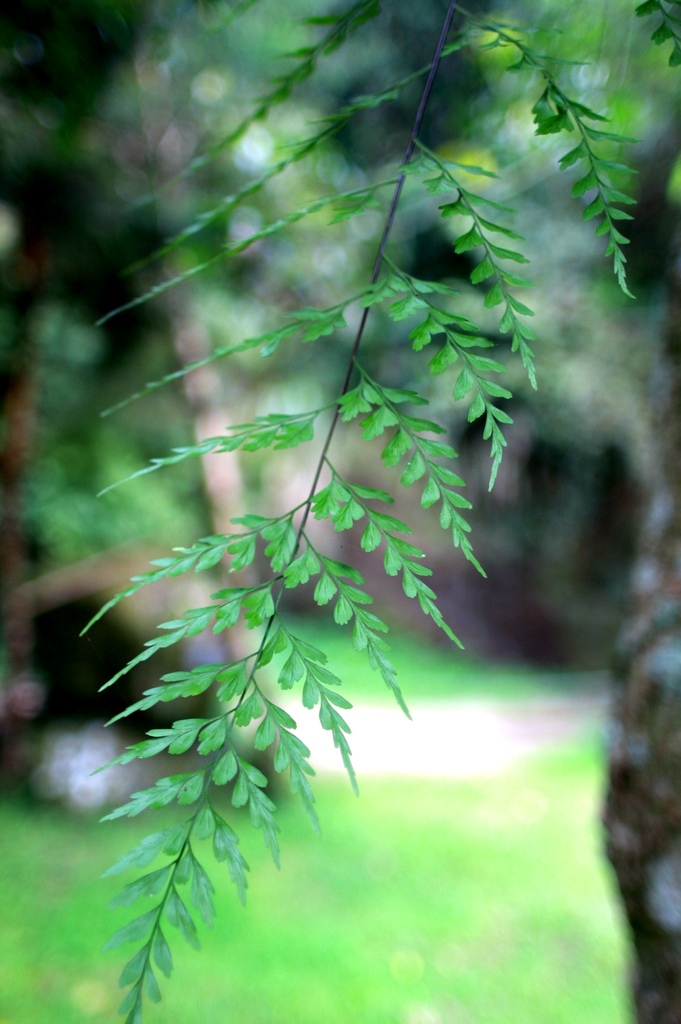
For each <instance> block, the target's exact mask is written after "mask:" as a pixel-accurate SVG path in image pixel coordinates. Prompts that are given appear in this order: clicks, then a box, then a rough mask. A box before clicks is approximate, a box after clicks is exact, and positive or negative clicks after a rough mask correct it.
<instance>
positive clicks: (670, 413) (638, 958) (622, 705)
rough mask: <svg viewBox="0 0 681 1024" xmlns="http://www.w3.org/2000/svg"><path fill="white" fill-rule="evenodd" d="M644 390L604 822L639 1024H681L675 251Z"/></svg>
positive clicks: (679, 304)
mask: <svg viewBox="0 0 681 1024" xmlns="http://www.w3.org/2000/svg"><path fill="white" fill-rule="evenodd" d="M668 292H669V297H668V315H667V323H666V327H665V331H664V337H663V339H662V344H661V346H660V352H659V357H658V363H657V367H656V370H655V375H654V378H653V382H652V393H653V407H654V411H653V415H654V429H655V437H656V446H655V465H654V467H653V468H652V469H653V471H652V477H651V483H650V496H649V502H648V509H647V513H646V517H645V521H644V525H643V531H642V537H641V545H640V550H639V554H638V558H637V562H636V565H635V570H634V578H633V589H632V606H631V613H630V617H629V620H628V622H627V623H626V626H625V629H624V631H623V634H622V638H621V642H620V645H619V651H618V659H617V665H616V676H617V680H616V683H617V687H618V689H617V694H616V707H615V714H614V720H613V735H612V743H611V754H610V779H609V792H608V798H607V805H606V813H605V823H606V829H607V835H608V840H607V844H608V856H609V857H610V860H611V862H612V864H613V867H614V869H615V874H616V876H617V880H618V883H619V886H620V890H621V894H622V899H623V904H624V909H625V912H626V916H627V919H628V922H629V926H630V929H631V935H632V939H633V947H634V957H633V967H632V971H633V992H634V999H635V1004H636V1013H637V1021H638V1024H679V1022H681V253H679V252H677V253H676V256H675V260H674V262H673V265H672V267H671V270H670V273H669V284H668Z"/></svg>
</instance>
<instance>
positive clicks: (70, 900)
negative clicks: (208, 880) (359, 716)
mask: <svg viewBox="0 0 681 1024" xmlns="http://www.w3.org/2000/svg"><path fill="white" fill-rule="evenodd" d="M600 772H601V767H600V764H599V756H598V751H597V744H595V743H591V744H590V743H587V742H584V743H582V744H580V745H574V746H572V747H570V748H566V749H563V750H561V751H556V752H553V753H551V754H542V755H541V756H536V757H533V758H528V759H526V760H525V761H523V762H522V763H520V764H519V765H518V767H516V768H515V769H513V770H511V771H509V772H508V773H506V774H504V775H502V776H499V777H496V778H492V779H486V780H474V781H473V780H468V781H439V782H429V781H427V780H426V781H424V780H413V781H403V780H400V781H396V780H383V781H380V780H373V779H372V780H365V781H364V782H363V783H362V782H361V780H360V783H361V788H362V793H361V796H360V798H359V799H356V798H355V797H353V796H352V794H351V793H350V791H349V786H348V785H347V783H346V782H344V781H343V780H341V779H338V780H337V781H335V780H320V781H319V782H318V784H317V793H318V803H319V811H320V817H321V820H322V828H323V835H322V837H321V838H318V837H316V836H315V835H314V834H313V833H312V832H311V830H310V828H309V825H308V823H307V820H306V819H305V818H304V817H303V816H302V814H301V812H300V809H299V808H298V806H297V805H296V804H295V803H294V802H292V801H290V800H288V799H283V800H282V801H281V804H282V806H281V819H282V831H283V836H282V848H283V857H282V871H281V872H277V871H276V870H275V869H274V867H273V865H272V864H271V862H270V861H269V859H268V856H267V855H266V853H265V852H264V851H263V850H262V848H261V846H260V843H259V837H258V836H257V835H250V834H249V830H248V826H247V824H246V822H245V820H243V819H239V827H240V830H241V831H242V832H243V833H244V840H243V846H244V849H245V852H246V855H247V858H248V860H249V862H250V863H251V867H252V881H251V889H250V891H249V900H248V905H247V907H246V909H245V910H244V909H242V908H241V906H240V905H239V904H238V902H237V900H236V897H235V895H234V893H233V891H232V889H231V886H230V883H229V881H228V880H227V879H226V878H225V875H226V871H225V869H224V865H215V864H209V865H208V866H209V868H210V870H211V874H212V875H213V876H214V877H215V879H216V888H217V890H218V892H217V905H218V920H217V922H216V926H215V929H214V930H213V931H212V932H210V931H207V930H206V929H203V930H202V933H201V935H202V941H203V947H204V948H203V950H202V952H201V953H196V952H194V951H193V950H191V949H190V948H189V947H187V946H186V945H184V944H183V942H182V940H181V939H180V938H179V936H177V933H175V936H176V938H175V942H174V944H173V951H174V953H175V961H176V970H175V973H174V975H173V977H172V979H171V980H170V982H166V983H165V984H164V986H163V992H164V999H163V1002H162V1003H160V1004H159V1005H158V1006H155V1005H150V1006H149V1007H148V1010H147V1014H146V1018H145V1019H146V1021H147V1024H171V1022H172V1024H624V1022H625V1020H626V1012H625V1004H624V987H623V966H622V965H623V956H624V954H623V949H622V939H621V937H620V926H619V922H618V919H617V913H616V910H615V908H614V901H613V899H612V894H611V890H610V883H609V880H608V877H607V875H606V871H605V869H604V866H603V864H602V861H601V857H600V850H599V845H600V839H599V835H598V828H597V824H596V814H597V803H598V793H599V789H600ZM171 820H176V819H175V818H172V819H171ZM146 824H147V823H146V822H144V821H143V820H141V819H136V820H134V821H132V822H124V823H121V822H114V823H108V824H105V825H98V824H96V823H95V822H94V821H92V820H89V819H85V818H73V817H72V818H69V817H66V816H62V815H60V814H58V813H57V812H55V811H50V810H46V809H30V810H29V809H27V808H23V807H21V806H18V805H16V804H12V803H5V804H0V836H2V840H1V845H2V857H0V885H1V890H0V891H1V892H2V899H1V901H0V1024H86V1022H92V1024H100V1022H105V1021H113V1020H115V1019H116V1016H115V1010H116V1006H117V1004H118V1002H119V1000H120V998H121V993H120V992H119V991H118V990H117V988H116V981H117V977H118V973H119V971H120V968H121V966H122V963H123V959H124V957H125V954H126V952H127V950H128V949H129V952H128V955H131V953H132V952H133V951H134V947H123V949H122V950H121V949H119V950H116V951H114V952H110V953H107V954H101V953H100V952H99V948H100V947H101V945H102V944H103V943H104V942H105V941H106V939H107V938H108V936H109V935H110V934H111V932H112V931H113V929H114V928H115V927H117V926H118V925H119V924H121V923H123V922H124V920H126V919H127V918H126V916H125V912H124V911H118V910H117V911H115V912H114V911H108V910H106V903H107V900H108V899H109V898H110V896H111V895H112V894H113V893H114V891H115V889H116V884H115V883H116V880H115V879H113V880H110V879H107V880H106V881H99V880H98V875H99V874H100V872H101V871H102V870H103V869H104V868H105V867H107V866H108V865H109V864H110V863H111V862H112V861H113V860H114V859H115V858H116V857H117V856H119V855H120V854H121V853H123V852H124V851H125V849H127V848H128V847H129V846H131V845H132V844H133V843H134V842H136V841H137V840H138V839H139V838H140V837H141V835H143V834H144V831H143V830H144V828H145V825H146ZM158 827H160V826H159V822H158V821H154V822H153V823H152V822H150V823H149V825H148V828H150V829H152V828H158ZM199 848H200V847H199ZM131 877H132V876H131ZM128 880H130V879H129V877H128V876H124V881H128ZM137 906H140V904H137ZM143 909H144V908H143V907H141V908H140V910H139V911H138V912H142V910H143Z"/></svg>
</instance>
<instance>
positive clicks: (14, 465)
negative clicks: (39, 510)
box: [0, 228, 48, 785]
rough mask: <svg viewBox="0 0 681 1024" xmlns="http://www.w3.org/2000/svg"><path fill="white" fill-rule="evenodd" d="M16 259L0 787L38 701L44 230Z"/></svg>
mask: <svg viewBox="0 0 681 1024" xmlns="http://www.w3.org/2000/svg"><path fill="white" fill-rule="evenodd" d="M24 237H25V243H24V245H23V247H22V250H21V252H20V255H19V259H18V261H17V263H18V266H17V282H18V284H19V287H20V292H19V296H18V298H17V300H16V302H15V306H16V309H17V313H18V333H17V337H16V339H15V346H14V351H13V353H12V362H11V366H10V368H9V372H8V374H7V378H6V380H4V381H2V382H0V383H2V384H3V387H2V389H1V393H0V414H1V420H2V427H3V430H2V444H0V622H1V624H2V639H3V646H4V672H0V785H15V784H16V783H17V782H19V781H21V780H22V777H23V775H24V773H25V769H26V762H27V758H26V752H25V733H26V728H27V725H28V722H29V721H30V720H31V719H32V718H34V717H35V716H36V715H37V714H38V712H39V711H40V709H41V707H42V704H43V698H44V693H43V687H42V686H41V684H40V683H39V682H38V681H37V679H36V678H35V675H34V673H33V606H32V601H31V597H30V594H29V593H28V592H27V591H26V590H24V589H23V588H22V584H23V583H25V582H26V580H27V578H28V573H29V566H30V558H29V552H28V544H27V540H26V535H25V530H24V526H25V522H24V518H25V517H24V484H25V477H26V471H27V468H28V465H29V462H30V456H31V442H32V437H33V420H34V416H35V387H34V379H33V377H34V367H33V345H32V338H31V331H32V318H33V314H34V311H35V309H36V306H37V304H38V302H39V300H40V297H41V295H42V292H43V288H44V284H45V278H46V272H47V263H48V253H47V246H46V244H45V242H44V241H43V239H42V237H41V235H40V234H39V233H38V234H37V235H36V234H35V233H34V232H31V231H30V229H26V228H25V232H24Z"/></svg>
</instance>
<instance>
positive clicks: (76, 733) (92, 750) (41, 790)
mask: <svg viewBox="0 0 681 1024" xmlns="http://www.w3.org/2000/svg"><path fill="white" fill-rule="evenodd" d="M123 746H124V745H123V743H122V742H121V739H120V737H119V736H118V734H117V733H116V732H111V731H106V730H105V729H104V723H103V722H88V723H87V724H86V725H77V724H75V723H74V724H63V725H57V726H54V727H52V728H51V729H49V730H48V732H47V733H46V736H45V739H44V743H43V750H42V756H41V758H40V762H39V764H38V767H37V768H36V769H35V771H34V773H33V780H32V781H33V786H34V788H35V790H36V792H37V793H38V795H39V796H42V797H45V798H47V799H50V800H63V801H64V803H66V804H68V806H69V807H72V808H74V809H75V810H81V811H88V810H95V809H96V808H98V807H101V806H102V805H103V804H106V803H111V802H117V801H120V800H121V799H124V798H125V797H126V795H127V793H128V788H129V778H127V777H126V778H123V777H122V775H124V774H125V773H120V772H99V773H98V774H97V775H93V774H92V773H93V772H95V771H96V770H97V769H98V768H101V767H102V765H103V764H107V762H109V761H111V760H113V758H114V757H117V756H118V755H119V754H120V753H122V750H123Z"/></svg>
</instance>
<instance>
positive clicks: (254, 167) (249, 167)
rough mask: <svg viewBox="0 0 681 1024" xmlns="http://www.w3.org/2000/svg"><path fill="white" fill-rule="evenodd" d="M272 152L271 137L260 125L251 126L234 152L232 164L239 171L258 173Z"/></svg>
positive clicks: (267, 161)
mask: <svg viewBox="0 0 681 1024" xmlns="http://www.w3.org/2000/svg"><path fill="white" fill-rule="evenodd" d="M273 152H274V141H273V139H272V136H271V135H270V133H269V132H268V131H267V129H266V128H263V126H262V125H260V124H253V125H251V127H250V128H249V129H248V131H247V132H246V134H245V135H244V136H243V138H242V139H240V140H239V142H238V144H237V146H236V149H235V151H234V163H235V164H236V166H237V167H238V168H239V170H240V171H260V170H262V169H263V167H265V166H266V165H267V164H268V163H269V161H270V158H271V156H272V153H273Z"/></svg>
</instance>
